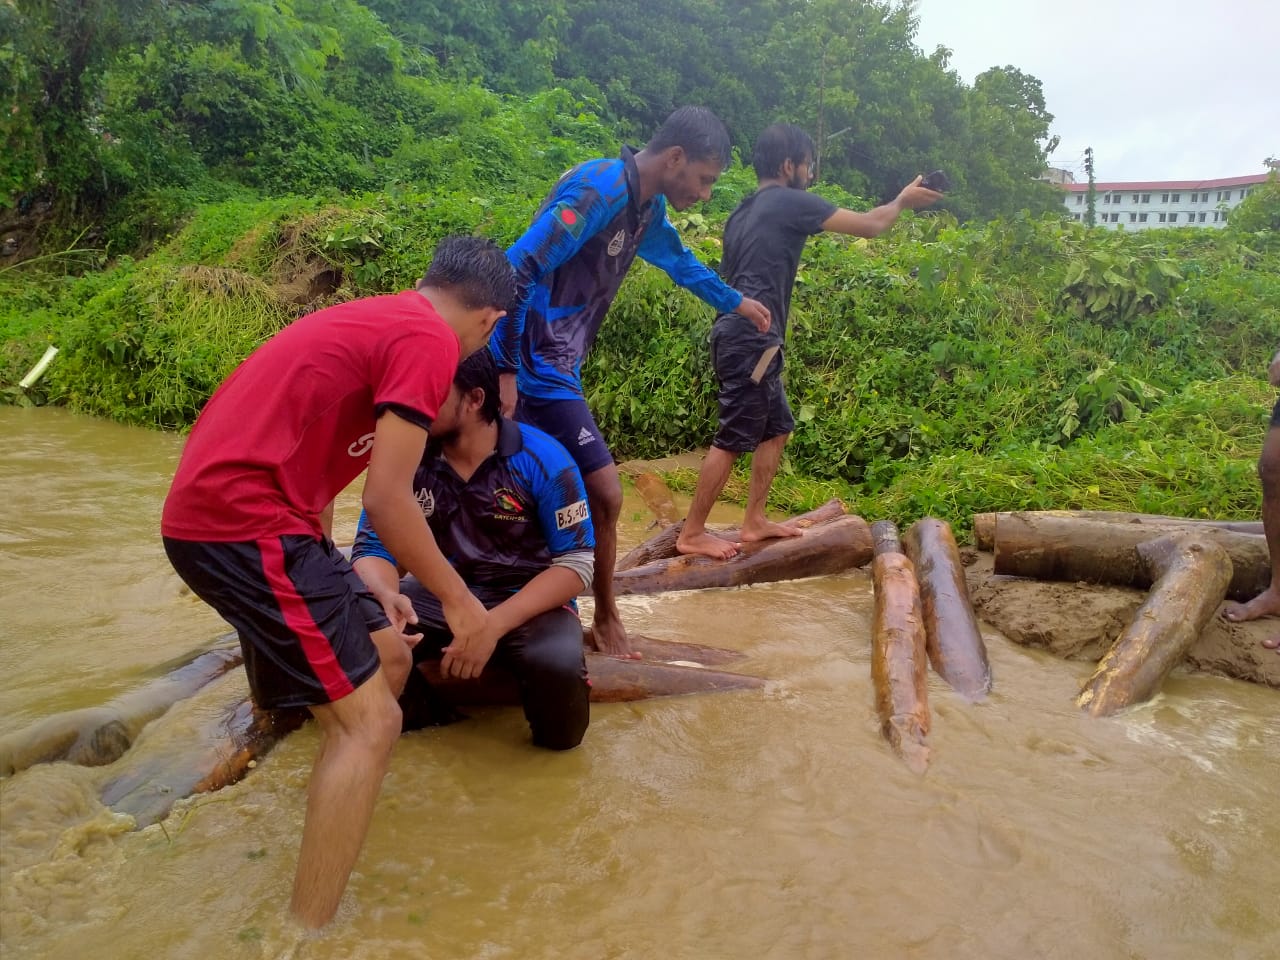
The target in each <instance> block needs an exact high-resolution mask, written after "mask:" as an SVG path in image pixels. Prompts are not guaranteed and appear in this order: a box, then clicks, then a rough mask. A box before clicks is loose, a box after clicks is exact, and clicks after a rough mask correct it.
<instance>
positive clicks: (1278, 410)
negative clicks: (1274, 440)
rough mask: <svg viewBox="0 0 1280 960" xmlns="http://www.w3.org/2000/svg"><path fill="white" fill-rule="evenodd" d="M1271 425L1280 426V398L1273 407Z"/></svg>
mask: <svg viewBox="0 0 1280 960" xmlns="http://www.w3.org/2000/svg"><path fill="white" fill-rule="evenodd" d="M1271 426H1272V427H1280V400H1277V401H1276V405H1275V406H1274V407H1272V408H1271Z"/></svg>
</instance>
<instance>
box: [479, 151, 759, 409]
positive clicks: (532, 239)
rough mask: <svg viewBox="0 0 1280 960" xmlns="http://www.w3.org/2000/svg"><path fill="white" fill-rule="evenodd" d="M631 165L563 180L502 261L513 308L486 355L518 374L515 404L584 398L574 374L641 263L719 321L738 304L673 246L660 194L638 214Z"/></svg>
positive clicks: (601, 164)
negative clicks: (507, 266) (512, 281)
mask: <svg viewBox="0 0 1280 960" xmlns="http://www.w3.org/2000/svg"><path fill="white" fill-rule="evenodd" d="M639 196H640V173H639V171H638V170H637V169H636V161H635V155H634V153H633V152H632V150H631V149H630V148H627V147H624V148H623V150H622V156H621V158H620V159H617V160H589V161H587V162H586V163H582V164H579V165H578V166H576V167H574V168H573V169H571V170H569V171H568V172H567V173H565V174H564V176H562V177H561V178H560V180H559V181H558V182H557V183H556V185H555V187H553V188H552V190H551V192H550V193H549V194H548V195H547V197H546V199H545V200H543V202H542V206H541V207H539V208H538V212H537V213H536V214H535V215H534V218H533V223H532V224H531V225H530V227H529V229H528V230H526V231H525V234H524V236H522V237H521V238H520V239H519V240H518V241H516V243H515V245H514V246H512V247H511V249H509V250H508V251H507V259H508V260H510V261H511V265H512V266H513V267H514V268H515V271H516V302H515V303H514V304H512V305H511V307H510V309H508V311H507V315H506V316H505V317H504V318H503V319H501V320H500V321H499V322H498V327H497V329H496V330H495V332H494V335H493V339H492V340H491V341H490V349H491V350H492V351H493V355H494V358H495V359H496V360H497V362H498V369H499V370H502V371H504V372H511V371H519V375H518V377H517V381H516V384H517V387H518V388H519V391H520V393H521V394H524V395H526V396H530V397H538V398H541V399H544V400H572V399H578V398H581V397H582V380H581V367H582V360H583V358H584V357H585V356H586V354H587V351H588V350H589V349H590V348H591V345H592V344H593V343H594V342H595V339H596V334H597V333H598V332H599V330H600V324H601V322H602V321H603V320H604V315H605V312H606V311H607V310H608V309H609V305H610V304H611V303H613V298H614V296H615V295H616V294H617V292H618V287H620V286H621V285H622V280H623V278H624V277H625V276H626V275H627V270H628V269H629V268H630V266H631V263H632V261H633V260H635V258H636V256H637V255H639V256H640V257H641V258H642V259H644V260H647V261H648V262H649V263H651V264H653V265H654V266H656V267H661V268H662V269H663V270H665V271H666V272H667V274H668V275H669V276H670V277H671V279H672V280H674V281H675V282H676V283H678V284H680V286H682V287H685V288H686V289H688V290H690V291H691V292H693V293H694V294H695V295H697V296H698V297H700V298H701V299H702V300H704V301H705V302H707V303H708V304H710V305H711V306H712V307H714V308H715V309H716V310H717V311H719V312H721V313H725V312H728V311H731V310H733V309H734V308H735V307H737V306H738V304H739V303H741V302H742V296H741V295H740V294H739V293H738V292H737V291H735V290H733V289H732V288H731V287H728V286H726V285H725V283H724V281H723V280H721V279H720V278H719V277H718V276H717V275H716V274H715V272H714V271H712V270H711V269H710V268H708V267H707V266H706V265H705V264H703V263H702V262H701V261H700V260H698V258H697V257H695V256H694V255H693V253H692V252H691V251H690V250H689V248H688V247H686V246H685V245H684V241H683V240H681V239H680V234H679V233H677V232H676V229H675V227H673V226H672V225H671V222H670V221H669V220H668V219H667V201H666V198H665V197H663V196H662V195H661V194H659V195H658V196H656V197H654V198H653V199H651V200H649V201H648V202H647V203H645V204H644V205H641V204H640V203H639V202H638V198H639Z"/></svg>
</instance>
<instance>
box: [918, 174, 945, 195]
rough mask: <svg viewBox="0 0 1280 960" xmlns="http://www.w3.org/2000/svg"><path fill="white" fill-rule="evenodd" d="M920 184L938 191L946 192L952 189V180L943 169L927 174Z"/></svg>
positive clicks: (927, 188)
mask: <svg viewBox="0 0 1280 960" xmlns="http://www.w3.org/2000/svg"><path fill="white" fill-rule="evenodd" d="M920 186H922V187H924V188H925V189H926V190H933V191H934V192H936V193H946V192H947V191H948V190H950V189H951V181H950V180H949V179H947V175H946V174H945V173H943V172H942V171H941V170H935V171H933V173H929V174H926V175H925V177H924V179H923V180H921V181H920Z"/></svg>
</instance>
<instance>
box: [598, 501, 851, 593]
mask: <svg viewBox="0 0 1280 960" xmlns="http://www.w3.org/2000/svg"><path fill="white" fill-rule="evenodd" d="M870 559H871V531H870V529H869V528H868V526H867V522H866V521H865V520H863V519H862V518H861V517H854V516H845V517H841V518H839V519H836V520H832V521H830V522H828V523H823V524H819V525H817V526H813V527H809V528H808V529H806V530H805V531H804V532H803V533H802V534H801V536H798V537H785V538H781V539H776V540H763V541H760V542H758V543H749V544H744V545H743V548H742V550H741V551H739V552H738V553H737V554H735V555H734V556H732V557H730V558H729V559H728V560H712V559H711V558H710V557H701V556H698V557H685V556H680V557H674V558H671V559H668V560H656V561H654V562H652V563H647V564H645V565H644V566H640V567H633V568H631V569H630V570H620V571H618V572H617V573H616V574H615V575H614V578H613V586H614V590H615V591H616V592H617V593H618V594H619V595H620V596H625V595H629V594H639V593H659V592H661V591H664V590H698V589H702V588H704V587H738V586H742V585H744V584H748V583H766V582H770V581H774V580H794V579H798V578H800V577H816V576H820V575H823V574H830V573H839V572H840V571H842V570H848V569H849V568H850V567H860V566H862V565H863V564H865V563H866V562H867V561H868V560H870Z"/></svg>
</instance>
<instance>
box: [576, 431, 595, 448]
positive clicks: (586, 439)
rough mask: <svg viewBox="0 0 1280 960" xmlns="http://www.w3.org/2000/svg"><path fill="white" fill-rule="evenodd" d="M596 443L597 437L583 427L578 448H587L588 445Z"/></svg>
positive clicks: (579, 435)
mask: <svg viewBox="0 0 1280 960" xmlns="http://www.w3.org/2000/svg"><path fill="white" fill-rule="evenodd" d="M595 442H596V438H595V435H594V434H593V433H592V432H591V431H590V430H588V429H587V428H586V427H583V428H582V429H581V430H579V431H578V446H580V447H585V446H586V445H587V444H588V443H595Z"/></svg>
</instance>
